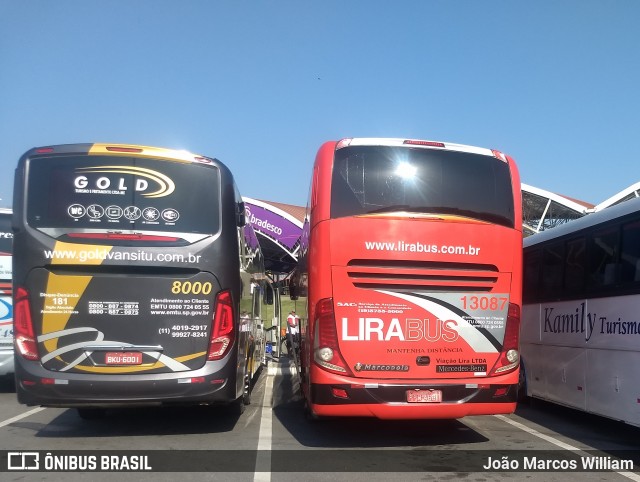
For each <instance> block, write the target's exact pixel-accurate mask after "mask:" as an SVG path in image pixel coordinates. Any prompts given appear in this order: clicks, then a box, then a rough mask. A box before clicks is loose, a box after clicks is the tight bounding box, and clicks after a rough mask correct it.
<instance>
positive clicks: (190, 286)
mask: <svg viewBox="0 0 640 482" xmlns="http://www.w3.org/2000/svg"><path fill="white" fill-rule="evenodd" d="M211 288H212V286H211V283H210V282H209V281H207V282H205V283H201V282H200V281H194V282H193V283H192V282H191V281H174V282H173V285H172V286H171V292H172V293H173V294H174V295H178V294H183V295H199V294H203V295H208V294H209V293H211Z"/></svg>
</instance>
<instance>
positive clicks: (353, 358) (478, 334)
mask: <svg viewBox="0 0 640 482" xmlns="http://www.w3.org/2000/svg"><path fill="white" fill-rule="evenodd" d="M358 296H359V297H360V299H358V300H354V299H349V298H341V297H337V298H335V299H334V303H335V312H336V320H337V325H338V337H339V339H340V350H341V352H342V354H343V356H344V357H345V360H346V361H347V363H348V364H349V366H350V367H351V369H352V370H353V372H354V374H355V376H357V377H369V378H462V377H478V376H486V375H487V373H488V371H489V370H491V368H492V367H493V365H494V363H495V362H496V360H497V358H498V355H499V353H500V350H501V348H502V344H503V340H504V333H505V327H506V322H507V313H508V307H509V296H508V294H493V293H492V294H487V293H422V292H420V293H406V292H402V293H400V292H391V291H384V290H371V291H364V292H360V293H359V294H358Z"/></svg>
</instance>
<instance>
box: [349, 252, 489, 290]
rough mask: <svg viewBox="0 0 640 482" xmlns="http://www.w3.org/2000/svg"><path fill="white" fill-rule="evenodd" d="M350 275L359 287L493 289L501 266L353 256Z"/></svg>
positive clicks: (384, 288)
mask: <svg viewBox="0 0 640 482" xmlns="http://www.w3.org/2000/svg"><path fill="white" fill-rule="evenodd" d="M347 275H348V277H349V279H350V280H351V282H352V283H353V286H355V287H356V288H364V289H372V290H390V291H405V290H409V291H415V290H419V291H491V290H492V289H493V288H494V286H495V284H496V283H497V281H498V275H499V273H498V268H497V266H494V265H491V264H480V263H446V262H430V261H422V262H419V261H397V260H389V261H387V260H364V259H354V260H351V261H349V263H348V265H347Z"/></svg>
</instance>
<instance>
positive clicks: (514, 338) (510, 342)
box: [489, 303, 520, 375]
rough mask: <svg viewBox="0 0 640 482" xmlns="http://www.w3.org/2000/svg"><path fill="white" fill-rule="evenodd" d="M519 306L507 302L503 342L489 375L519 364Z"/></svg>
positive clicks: (508, 369)
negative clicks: (507, 308) (507, 309)
mask: <svg viewBox="0 0 640 482" xmlns="http://www.w3.org/2000/svg"><path fill="white" fill-rule="evenodd" d="M519 346H520V307H519V306H518V305H516V304H513V303H509V311H508V313H507V326H506V328H505V330H504V342H503V344H502V351H501V352H500V357H499V358H498V361H497V362H496V364H495V365H494V366H493V368H492V369H491V373H490V374H489V375H500V374H503V373H508V372H510V371H513V370H515V369H516V368H518V366H519V365H520V352H519Z"/></svg>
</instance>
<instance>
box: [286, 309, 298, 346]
mask: <svg viewBox="0 0 640 482" xmlns="http://www.w3.org/2000/svg"><path fill="white" fill-rule="evenodd" d="M287 331H288V333H287V353H288V355H289V356H291V355H292V354H293V350H294V349H296V348H297V347H298V335H299V333H300V318H298V315H296V312H295V311H291V312H290V313H289V316H287Z"/></svg>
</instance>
